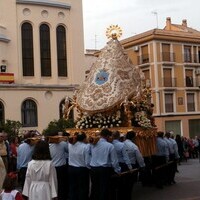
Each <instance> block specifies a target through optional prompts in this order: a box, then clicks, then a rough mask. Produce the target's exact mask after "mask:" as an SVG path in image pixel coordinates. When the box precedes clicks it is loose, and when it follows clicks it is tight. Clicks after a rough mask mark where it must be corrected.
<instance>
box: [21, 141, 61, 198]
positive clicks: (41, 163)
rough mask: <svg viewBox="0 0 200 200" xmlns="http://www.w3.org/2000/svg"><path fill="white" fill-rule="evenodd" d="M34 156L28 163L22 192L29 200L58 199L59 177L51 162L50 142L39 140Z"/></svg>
mask: <svg viewBox="0 0 200 200" xmlns="http://www.w3.org/2000/svg"><path fill="white" fill-rule="evenodd" d="M32 158H33V159H32V161H30V162H29V164H28V169H27V172H26V179H25V184H24V188H23V192H22V194H23V195H24V196H26V197H28V199H29V200H36V199H37V200H52V199H56V197H57V177H56V170H55V167H54V166H53V165H52V163H51V156H50V151H49V144H48V143H47V142H45V141H42V140H41V141H39V142H37V144H36V145H35V149H34V153H33V157H32Z"/></svg>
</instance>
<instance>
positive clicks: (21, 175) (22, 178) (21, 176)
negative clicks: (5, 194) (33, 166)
mask: <svg viewBox="0 0 200 200" xmlns="http://www.w3.org/2000/svg"><path fill="white" fill-rule="evenodd" d="M26 171H27V167H22V168H21V169H20V170H19V183H20V185H21V187H22V190H23V188H24V183H25V179H26Z"/></svg>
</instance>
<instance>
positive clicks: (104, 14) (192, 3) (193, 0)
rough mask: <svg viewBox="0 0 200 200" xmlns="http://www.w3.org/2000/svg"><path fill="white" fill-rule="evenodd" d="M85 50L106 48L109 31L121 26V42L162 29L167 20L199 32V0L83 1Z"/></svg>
mask: <svg viewBox="0 0 200 200" xmlns="http://www.w3.org/2000/svg"><path fill="white" fill-rule="evenodd" d="M82 4H83V24H84V43H85V49H101V48H103V47H104V46H105V45H106V42H107V41H108V39H107V38H106V29H107V28H108V27H109V26H110V25H118V26H120V27H121V29H122V31H123V34H122V37H121V38H120V40H121V39H125V38H128V37H131V36H133V35H135V34H139V33H142V32H145V31H148V30H151V29H154V28H157V27H158V28H160V29H163V28H164V27H165V24H166V18H167V17H171V23H172V24H182V20H183V19H186V20H187V25H188V27H191V28H194V29H196V30H199V31H200V10H199V8H200V0H82Z"/></svg>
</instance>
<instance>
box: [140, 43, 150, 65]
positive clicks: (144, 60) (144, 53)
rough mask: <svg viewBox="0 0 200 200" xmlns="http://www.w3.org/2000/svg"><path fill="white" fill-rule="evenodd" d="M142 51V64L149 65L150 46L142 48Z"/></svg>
mask: <svg viewBox="0 0 200 200" xmlns="http://www.w3.org/2000/svg"><path fill="white" fill-rule="evenodd" d="M141 50H142V57H141V59H142V60H141V63H142V64H143V63H148V62H149V54H148V45H146V46H143V47H141Z"/></svg>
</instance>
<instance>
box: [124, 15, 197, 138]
mask: <svg viewBox="0 0 200 200" xmlns="http://www.w3.org/2000/svg"><path fill="white" fill-rule="evenodd" d="M121 44H122V45H123V47H124V48H125V50H126V51H127V53H128V55H129V58H130V59H131V60H132V62H133V64H134V65H136V66H139V68H140V69H141V70H142V71H143V73H144V75H145V82H146V85H147V86H149V87H150V88H151V90H152V103H153V104H154V116H155V121H156V125H157V127H158V130H161V131H173V132H174V133H175V134H181V135H183V136H186V137H188V136H190V137H194V136H195V135H200V89H199V86H200V32H199V31H197V30H195V29H193V28H190V27H188V25H187V20H185V19H184V20H182V24H173V23H171V18H169V17H168V18H167V19H166V26H165V27H164V28H163V29H153V30H149V31H147V32H144V33H141V34H138V35H135V36H133V37H130V38H127V39H124V40H122V41H121Z"/></svg>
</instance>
